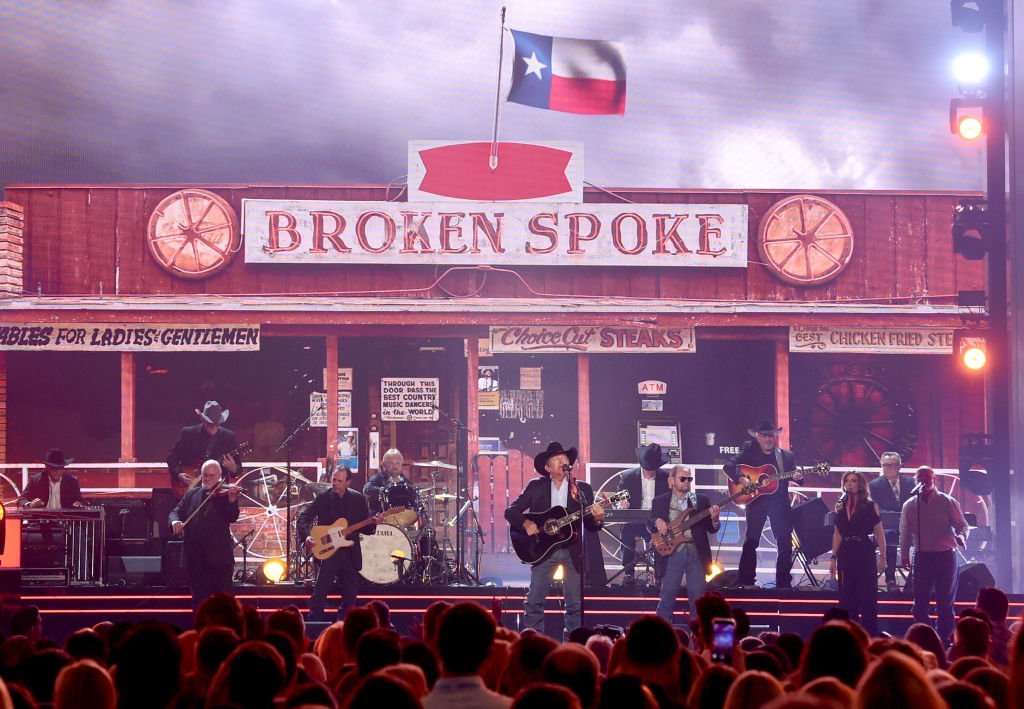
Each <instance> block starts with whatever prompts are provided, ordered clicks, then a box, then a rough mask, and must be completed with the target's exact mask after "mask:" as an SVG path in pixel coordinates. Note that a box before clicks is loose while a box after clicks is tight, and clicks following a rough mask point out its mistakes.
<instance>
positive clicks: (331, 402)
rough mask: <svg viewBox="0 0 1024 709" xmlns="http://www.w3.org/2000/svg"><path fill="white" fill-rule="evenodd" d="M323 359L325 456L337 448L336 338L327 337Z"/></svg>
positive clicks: (332, 336) (333, 336)
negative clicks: (325, 418) (325, 427)
mask: <svg viewBox="0 0 1024 709" xmlns="http://www.w3.org/2000/svg"><path fill="white" fill-rule="evenodd" d="M324 339H325V340H326V343H325V344H326V347H325V349H326V356H325V357H324V360H325V363H324V371H325V372H326V373H325V374H324V379H326V380H327V381H325V382H324V385H325V387H326V388H327V456H328V457H330V456H331V454H332V452H334V451H336V449H337V447H338V338H337V336H335V335H328V336H327V337H326V338H324Z"/></svg>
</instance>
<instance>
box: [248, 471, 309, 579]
mask: <svg viewBox="0 0 1024 709" xmlns="http://www.w3.org/2000/svg"><path fill="white" fill-rule="evenodd" d="M289 477H290V478H291V487H292V514H291V527H290V528H289V526H288V485H287V481H288V479H289ZM235 484H237V485H238V486H239V487H240V488H241V492H240V494H239V496H238V507H239V514H238V520H237V521H236V522H233V523H232V524H231V536H232V537H233V538H234V540H235V543H236V544H241V543H243V542H244V545H245V550H246V552H247V553H248V555H249V557H250V558H255V559H274V558H277V559H283V558H284V555H285V551H286V548H287V543H288V537H287V536H286V535H288V534H291V535H292V539H293V540H294V538H295V537H294V535H295V523H296V520H297V518H298V516H299V512H301V511H302V510H303V509H305V508H306V506H308V505H309V504H311V503H312V501H313V493H314V492H316V491H319V490H320V488H319V487H318V485H319V484H318V483H313V482H312V481H311V480H308V479H306V477H304V476H303V475H301V474H300V473H297V472H296V471H294V470H293V471H292V473H291V476H289V475H288V473H287V471H286V470H285V469H284V468H273V467H268V468H253V469H252V470H247V471H246V472H245V474H244V475H242V476H241V477H240V478H239V479H238V480H237V481H235ZM240 550H241V546H240V547H239V551H240ZM292 550H293V551H298V550H297V549H296V545H295V544H294V543H293V544H292Z"/></svg>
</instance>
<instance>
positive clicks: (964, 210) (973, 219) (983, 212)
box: [953, 197, 989, 261]
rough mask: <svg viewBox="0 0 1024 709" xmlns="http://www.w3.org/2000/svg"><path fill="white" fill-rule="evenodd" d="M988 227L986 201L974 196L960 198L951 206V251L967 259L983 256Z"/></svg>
mask: <svg viewBox="0 0 1024 709" xmlns="http://www.w3.org/2000/svg"><path fill="white" fill-rule="evenodd" d="M988 229H989V219H988V203H987V202H986V201H985V200H983V199H979V198H975V197H969V198H966V199H961V200H960V201H959V202H957V203H956V206H954V207H953V252H954V253H958V254H960V255H961V256H963V257H964V258H965V259H967V260H968V261H980V260H981V259H983V258H985V254H986V253H987V252H988V238H987V236H986V232H987V231H988Z"/></svg>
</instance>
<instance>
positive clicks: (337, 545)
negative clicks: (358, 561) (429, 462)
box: [309, 507, 405, 561]
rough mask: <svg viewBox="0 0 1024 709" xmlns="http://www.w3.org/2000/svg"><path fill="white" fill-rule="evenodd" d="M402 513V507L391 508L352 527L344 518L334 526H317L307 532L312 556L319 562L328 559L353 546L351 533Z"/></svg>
mask: <svg viewBox="0 0 1024 709" xmlns="http://www.w3.org/2000/svg"><path fill="white" fill-rule="evenodd" d="M404 511H405V508H404V507H392V508H391V509H389V510H385V511H384V512H381V513H380V514H378V515H374V516H373V517H367V518H366V519H364V520H363V521H362V522H356V523H355V524H353V525H350V524H349V523H348V520H347V519H345V518H344V517H339V518H338V519H336V520H334V524H325V525H317V526H316V527H313V529H312V530H310V532H309V536H311V537H312V538H313V556H315V557H316V558H317V559H319V560H320V561H323V560H324V559H328V558H330V557H331V556H333V555H334V552H336V551H338V550H339V549H344V548H346V547H350V546H352V545H353V544H355V541H354V540H352V539H349V538H348V535H350V534H351V533H352V532H357V531H359V530H360V529H362V528H363V527H366V526H368V525H371V524H382V523H383V522H384V518H385V517H387V516H389V515H393V514H398V513H399V512H404Z"/></svg>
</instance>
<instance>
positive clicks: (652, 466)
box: [636, 443, 669, 470]
mask: <svg viewBox="0 0 1024 709" xmlns="http://www.w3.org/2000/svg"><path fill="white" fill-rule="evenodd" d="M636 460H637V462H638V463H640V467H641V468H643V469H644V470H657V469H658V468H660V467H661V466H663V465H665V463H668V462H669V457H668V454H667V453H665V451H663V450H662V449H661V446H659V445H658V444H657V443H652V444H650V445H649V446H640V447H639V448H637V449H636Z"/></svg>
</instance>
